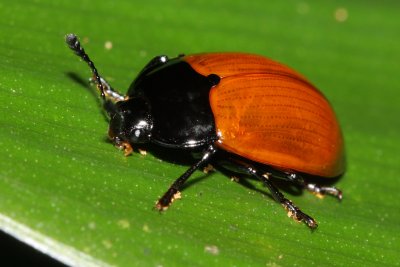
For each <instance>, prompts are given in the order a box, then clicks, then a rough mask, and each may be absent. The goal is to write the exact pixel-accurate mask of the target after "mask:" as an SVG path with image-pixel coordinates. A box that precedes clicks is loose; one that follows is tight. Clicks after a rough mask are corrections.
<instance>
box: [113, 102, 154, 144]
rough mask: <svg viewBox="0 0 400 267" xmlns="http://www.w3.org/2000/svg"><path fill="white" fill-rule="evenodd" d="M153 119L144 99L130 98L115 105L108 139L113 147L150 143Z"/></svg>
mask: <svg viewBox="0 0 400 267" xmlns="http://www.w3.org/2000/svg"><path fill="white" fill-rule="evenodd" d="M152 128H153V119H152V116H151V113H150V105H149V104H148V103H147V101H146V100H145V99H144V98H141V97H132V98H129V99H127V100H124V101H119V102H117V103H115V112H113V114H111V119H110V128H109V137H110V139H111V140H112V141H113V142H114V144H115V145H117V146H118V145H120V144H125V143H129V144H142V143H147V142H149V141H150V138H151V130H152Z"/></svg>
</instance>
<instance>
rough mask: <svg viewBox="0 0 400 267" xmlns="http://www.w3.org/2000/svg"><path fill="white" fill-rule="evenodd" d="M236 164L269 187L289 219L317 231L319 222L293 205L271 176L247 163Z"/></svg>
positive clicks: (239, 162) (238, 162)
mask: <svg viewBox="0 0 400 267" xmlns="http://www.w3.org/2000/svg"><path fill="white" fill-rule="evenodd" d="M234 162H235V163H236V164H237V165H238V166H240V167H241V168H242V169H244V170H245V171H246V172H247V173H248V174H250V175H252V176H254V177H255V178H257V179H259V180H260V181H261V182H263V184H264V185H265V186H267V187H268V189H269V191H270V192H271V195H272V197H273V198H274V199H275V200H276V201H277V202H279V203H280V204H281V205H282V206H283V207H284V208H285V210H286V211H287V212H288V216H289V217H291V218H293V219H294V220H296V221H303V222H304V223H305V224H307V226H308V227H310V228H311V229H315V228H317V227H318V224H317V222H316V221H315V220H314V219H313V218H312V217H310V216H309V215H307V214H305V213H304V212H302V211H301V210H300V209H299V208H298V207H297V206H296V205H294V204H293V202H292V201H290V200H289V199H287V198H285V196H284V195H283V194H282V193H281V192H280V191H279V189H278V188H277V187H276V186H275V185H274V184H273V183H272V182H271V181H270V179H269V178H270V176H269V175H266V174H263V173H262V172H260V171H259V170H257V169H256V168H254V167H253V166H251V165H249V164H247V163H244V162H241V161H234Z"/></svg>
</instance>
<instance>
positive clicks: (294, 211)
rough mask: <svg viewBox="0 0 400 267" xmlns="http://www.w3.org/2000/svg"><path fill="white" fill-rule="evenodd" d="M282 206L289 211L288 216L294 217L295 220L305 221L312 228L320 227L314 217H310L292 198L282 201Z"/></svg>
mask: <svg viewBox="0 0 400 267" xmlns="http://www.w3.org/2000/svg"><path fill="white" fill-rule="evenodd" d="M282 206H283V207H284V208H285V210H286V211H287V212H288V216H289V217H291V218H293V219H294V220H295V221H298V222H301V221H303V222H304V223H305V224H307V226H308V227H310V228H311V229H312V230H314V229H316V228H317V227H318V224H317V222H316V221H315V220H314V219H313V218H312V217H310V216H308V215H307V214H305V213H304V212H302V211H301V210H300V209H299V208H298V207H296V206H295V205H294V204H293V203H292V202H291V201H290V200H287V199H285V200H284V201H283V202H282Z"/></svg>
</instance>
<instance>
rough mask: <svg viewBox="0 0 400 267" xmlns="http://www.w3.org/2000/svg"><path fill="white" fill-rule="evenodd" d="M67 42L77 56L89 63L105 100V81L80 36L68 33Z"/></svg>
mask: <svg viewBox="0 0 400 267" xmlns="http://www.w3.org/2000/svg"><path fill="white" fill-rule="evenodd" d="M65 42H66V43H67V45H68V46H69V48H71V49H72V51H74V52H75V54H76V55H77V56H79V57H80V58H82V59H83V60H84V61H85V62H86V63H88V65H89V67H90V69H91V70H92V72H93V75H94V77H95V81H96V84H97V87H98V88H99V90H100V93H101V97H102V98H103V100H105V93H104V87H103V83H102V82H101V78H100V75H99V73H98V72H97V69H96V67H95V66H94V63H93V61H91V60H90V58H89V56H88V55H87V54H86V52H85V50H84V49H83V47H82V46H81V43H80V42H79V40H78V37H77V36H76V35H75V34H73V33H70V34H67V35H66V36H65Z"/></svg>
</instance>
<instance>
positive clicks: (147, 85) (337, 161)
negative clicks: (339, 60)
mask: <svg viewBox="0 0 400 267" xmlns="http://www.w3.org/2000/svg"><path fill="white" fill-rule="evenodd" d="M66 43H67V45H68V46H69V47H70V48H71V49H72V50H73V51H74V52H75V54H76V55H78V56H79V57H81V58H82V59H83V60H84V61H85V62H87V63H88V65H89V67H90V69H91V71H92V73H93V78H92V80H93V81H94V82H95V84H96V86H97V88H98V90H99V91H100V94H101V98H102V100H103V104H104V108H105V111H106V112H107V114H108V116H109V118H110V125H109V132H108V135H109V138H110V139H111V140H112V142H113V143H114V145H115V146H116V147H118V148H120V149H122V150H124V152H125V155H129V154H131V153H132V151H133V148H132V147H133V146H134V145H137V144H145V143H152V144H155V145H157V146H161V147H165V148H171V149H183V150H187V151H190V152H193V155H194V159H196V162H195V163H194V164H193V165H192V166H191V167H190V168H189V169H188V170H187V171H186V172H185V173H183V174H182V175H181V176H180V177H179V178H178V179H176V180H175V182H174V183H172V185H171V186H170V188H169V189H168V190H167V191H166V192H165V194H164V195H163V196H162V197H161V198H160V199H159V200H158V201H157V202H156V208H157V209H158V210H160V211H163V210H166V209H167V208H168V207H169V206H170V204H171V203H172V202H173V201H174V200H175V199H176V198H179V197H180V189H181V188H182V186H183V184H184V183H185V182H186V180H187V179H188V178H189V177H190V176H191V175H192V173H193V172H194V171H195V170H197V169H199V168H202V167H205V166H206V165H208V164H210V163H212V164H213V165H215V166H218V167H221V168H227V169H230V170H234V171H235V172H238V173H245V174H248V175H251V176H253V177H255V178H257V179H259V180H260V181H261V182H262V183H263V184H264V185H265V186H266V187H267V188H268V189H269V190H270V192H271V195H272V197H273V198H274V199H275V200H276V201H277V202H278V203H280V204H281V205H282V206H283V207H284V208H285V209H286V211H287V212H288V215H289V216H290V217H292V218H293V219H295V220H296V221H299V222H300V221H303V222H304V223H305V224H306V225H307V226H308V227H310V228H311V229H315V228H316V227H317V226H318V225H317V223H316V221H315V220H314V219H313V218H312V217H311V216H309V215H307V214H306V213H304V212H302V211H301V210H300V209H299V208H298V207H297V206H296V205H295V204H294V203H293V202H291V201H290V200H288V199H287V198H286V197H285V196H284V195H283V194H282V193H281V192H280V191H279V190H278V188H277V187H276V186H275V185H274V183H273V178H275V179H283V180H285V181H289V182H291V183H293V184H295V185H297V186H300V187H302V188H303V189H306V190H308V191H310V192H312V193H315V194H317V195H324V194H328V195H332V196H334V197H336V198H338V199H339V200H341V199H342V192H341V191H340V190H339V189H337V188H336V187H330V186H321V185H318V184H315V183H309V182H307V181H306V179H305V178H303V177H309V176H311V177H320V178H331V177H339V176H341V175H342V174H343V173H344V171H345V155H344V142H343V137H342V132H341V129H340V126H339V123H338V120H337V118H336V115H335V113H334V111H333V109H332V107H331V105H330V104H329V102H328V100H327V99H326V98H325V97H324V95H323V94H322V93H321V92H320V91H319V90H318V89H316V87H315V86H313V85H312V84H311V83H310V82H309V81H308V80H307V79H306V78H305V77H304V76H302V75H301V74H299V73H297V72H296V71H294V70H293V69H291V68H289V67H287V66H285V65H283V64H281V63H278V62H276V61H273V60H271V59H268V58H266V57H262V56H258V55H253V54H246V53H203V54H193V55H179V56H178V57H175V58H168V57H167V56H157V57H154V58H153V59H152V60H151V61H150V62H149V63H148V64H147V65H146V66H145V67H144V68H143V70H142V71H141V72H140V73H139V74H138V76H137V77H136V79H135V80H134V81H133V82H132V84H131V85H130V87H129V89H128V92H127V94H126V95H122V94H120V93H118V92H117V91H116V90H115V89H113V88H112V87H111V86H110V85H109V83H107V81H106V80H105V79H103V78H102V77H101V76H100V75H99V73H98V71H97V69H96V67H95V66H94V63H93V62H92V61H91V60H90V58H89V57H88V55H87V54H86V52H85V50H84V49H83V47H82V46H81V44H80V42H79V40H78V37H77V36H76V35H75V34H68V35H67V36H66Z"/></svg>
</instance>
